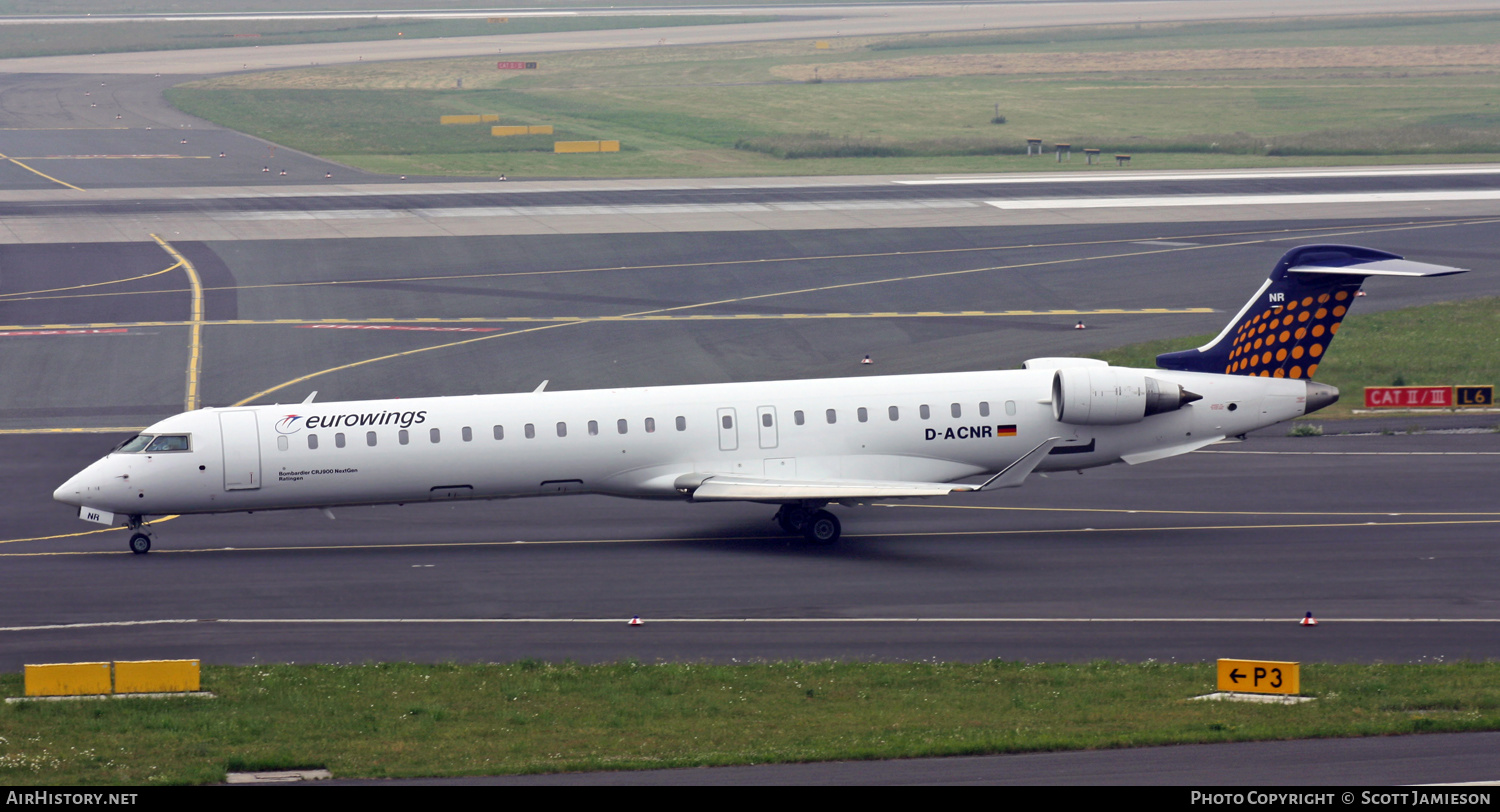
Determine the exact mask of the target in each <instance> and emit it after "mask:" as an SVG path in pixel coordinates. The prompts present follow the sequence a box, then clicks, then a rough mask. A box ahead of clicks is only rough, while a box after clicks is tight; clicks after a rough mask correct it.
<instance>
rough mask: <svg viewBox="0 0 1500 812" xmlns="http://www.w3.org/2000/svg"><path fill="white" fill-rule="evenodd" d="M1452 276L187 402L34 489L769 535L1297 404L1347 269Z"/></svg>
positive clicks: (1315, 257) (90, 504)
mask: <svg viewBox="0 0 1500 812" xmlns="http://www.w3.org/2000/svg"><path fill="white" fill-rule="evenodd" d="M1461 272H1462V271H1461V270H1460V269H1457V268H1446V267H1442V266H1438V265H1427V264H1424V263H1419V262H1409V261H1406V260H1403V259H1402V258H1401V257H1399V256H1396V255H1395V254H1388V253H1385V252H1382V251H1375V250H1371V249H1368V248H1357V247H1353V246H1340V245H1309V246H1303V247H1300V248H1296V249H1293V250H1291V251H1289V252H1287V254H1286V255H1285V256H1283V257H1282V258H1281V261H1280V262H1279V263H1278V264H1277V265H1276V268H1275V270H1274V271H1272V273H1271V276H1270V278H1269V279H1268V280H1266V283H1265V284H1264V285H1262V286H1261V288H1260V290H1259V291H1257V292H1256V293H1255V295H1254V296H1253V297H1252V298H1251V299H1250V301H1249V303H1248V304H1246V305H1245V306H1244V308H1243V309H1241V310H1240V312H1239V313H1238V314H1237V315H1236V316H1235V317H1234V319H1233V320H1232V321H1231V322H1230V323H1229V325H1228V326H1227V327H1225V328H1224V331H1223V332H1222V333H1220V334H1219V335H1218V337H1217V338H1215V339H1214V340H1213V341H1211V342H1209V343H1208V344H1207V345H1205V346H1203V347H1200V348H1198V349H1194V350H1185V351H1182V352H1173V353H1166V354H1164V355H1161V356H1159V357H1158V358H1157V364H1158V366H1159V367H1160V369H1128V368H1123V367H1113V366H1109V365H1108V364H1106V363H1104V362H1103V361H1096V360H1093V359H1088V358H1039V359H1033V360H1031V361H1027V362H1026V364H1025V365H1024V367H1023V368H1022V369H1019V370H1002V371H993V372H951V373H941V374H930V375H895V376H887V377H863V378H829V379H818V380H805V381H766V382H756V383H726V384H705V385H696V386H667V387H653V388H644V389H613V390H588V391H573V392H547V391H544V388H545V384H543V386H542V387H539V388H538V389H537V390H536V391H535V392H530V393H526V394H510V395H474V396H467V397H438V398H419V399H408V400H383V401H377V400H370V401H355V402H346V403H314V402H304V403H301V404H299V405H297V406H294V407H287V406H285V405H279V406H247V407H233V408H214V409H199V410H198V411H194V412H187V413H184V414H179V415H177V416H175V417H169V418H167V419H165V420H162V421H161V422H159V423H156V424H155V425H153V426H151V427H149V428H147V429H146V430H145V431H143V432H142V433H141V434H140V435H138V436H136V437H134V438H132V439H130V440H128V441H126V442H125V443H124V444H122V445H121V446H119V447H118V448H116V449H115V450H114V451H113V452H111V453H110V454H108V455H107V456H105V457H104V458H103V459H101V460H99V461H98V462H95V463H94V464H93V465H90V466H89V467H88V468H86V469H84V470H83V471H82V472H80V473H79V474H78V475H76V476H74V477H73V478H72V479H69V480H68V481H67V482H66V483H64V484H63V485H62V487H60V488H58V489H57V492H56V493H55V494H54V497H55V498H56V499H57V500H59V501H61V502H65V503H67V504H70V505H76V506H78V508H79V516H80V517H81V518H84V519H88V520H91V521H96V522H100V523H104V524H114V523H117V522H118V523H124V524H126V525H128V526H129V527H130V528H131V529H132V530H133V531H134V532H133V535H132V536H131V538H130V548H131V549H132V550H134V551H135V552H137V553H144V552H146V551H147V550H149V549H150V548H151V537H150V534H149V532H148V530H147V528H146V525H145V523H144V520H145V519H146V518H147V517H149V516H160V515H164V514H174V513H227V512H233V511H255V510H276V509H285V508H308V507H312V508H327V507H336V506H340V505H375V504H391V503H405V502H418V501H441V500H453V499H501V498H509V497H518V496H542V495H556V494H573V493H596V494H610V495H613V496H629V497H636V498H643V499H683V500H690V501H694V502H720V501H730V500H738V501H749V502H764V503H766V504H768V505H780V506H781V509H780V511H779V512H778V513H777V514H776V519H777V521H778V522H779V523H780V524H781V526H782V528H783V529H784V530H786V531H787V532H788V533H798V534H803V535H806V536H807V537H808V538H809V539H812V540H813V541H817V542H831V541H834V540H836V539H837V538H838V537H839V533H840V529H839V520H838V519H837V518H836V517H835V516H834V515H833V514H832V513H830V512H828V511H827V510H825V509H824V508H825V507H826V506H827V505H829V504H831V503H842V504H846V505H851V504H855V503H857V502H859V501H861V500H866V499H872V498H884V499H892V498H903V497H924V496H939V495H943V494H949V493H956V492H975V491H983V490H989V489H994V488H1009V487H1016V486H1018V485H1020V484H1021V483H1022V481H1023V480H1024V479H1025V478H1026V477H1027V476H1028V475H1029V474H1030V473H1031V472H1032V471H1059V470H1072V469H1082V468H1090V467H1094V466H1099V465H1109V464H1111V463H1116V462H1121V461H1124V462H1126V463H1130V464H1132V465H1133V464H1137V463H1142V462H1149V461H1151V460H1157V459H1163V458H1165V457H1171V456H1175V455H1178V454H1185V453H1187V452H1189V451H1192V450H1194V449H1197V448H1202V447H1203V446H1206V445H1208V444H1210V443H1213V442H1216V441H1218V440H1222V439H1224V438H1225V437H1229V436H1233V435H1239V434H1244V433H1245V432H1247V431H1251V430H1253V429H1257V428H1260V427H1263V426H1268V425H1271V424H1273V423H1277V422H1279V421H1282V420H1287V419H1290V418H1293V417H1298V416H1300V415H1303V414H1308V413H1310V412H1313V411H1316V410H1317V409H1320V408H1322V407H1324V406H1327V405H1329V404H1330V403H1333V402H1334V401H1335V400H1337V399H1338V390H1336V389H1334V388H1333V387H1331V386H1326V385H1324V384H1319V383H1314V382H1312V381H1311V380H1310V378H1311V377H1312V376H1313V375H1314V373H1316V371H1317V369H1318V362H1319V361H1320V360H1321V359H1322V358H1323V354H1324V352H1325V351H1326V350H1327V348H1328V344H1329V341H1330V340H1331V339H1332V338H1333V335H1334V333H1336V332H1338V327H1339V323H1340V321H1341V320H1342V319H1343V317H1344V313H1345V311H1346V310H1347V308H1348V307H1349V305H1350V304H1351V303H1352V302H1353V301H1354V296H1355V294H1356V293H1357V292H1358V291H1359V287H1360V284H1361V283H1362V282H1363V281H1364V279H1365V278H1366V277H1369V276H1375V275H1390V276H1441V275H1445V274H1450V273H1461ZM309 400H310V398H309ZM979 477H986V478H984V479H983V480H979V479H978V478H979ZM969 478H974V480H975V481H972V482H970V483H966V484H957V481H958V480H963V479H969Z"/></svg>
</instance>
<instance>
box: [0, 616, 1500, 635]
mask: <svg viewBox="0 0 1500 812" xmlns="http://www.w3.org/2000/svg"><path fill="white" fill-rule="evenodd" d="M1301 619H1302V618H1300V617H664V618H649V617H648V618H643V620H645V621H646V622H647V623H650V624H662V623H695V624H752V623H886V624H891V623H1278V624H1285V625H1289V626H1291V625H1296V624H1297V623H1298V622H1299V621H1300V620H1301ZM629 621H630V618H627V617H496V618H490V617H434V618H378V617H376V618H365V617H349V618H339V617H332V618H186V619H178V620H119V621H106V622H99V623H58V624H50V625H42V626H4V627H0V632H31V631H57V630H74V629H103V628H117V627H121V626H157V625H164V624H184V623H239V624H254V623H260V624H281V625H316V624H325V625H359V624H368V625H391V624H480V625H484V624H490V625H517V624H558V623H581V624H619V625H622V626H623V625H625V624H626V623H628V622H629ZM1339 623H1365V624H1368V623H1500V618H1485V617H1480V618H1473V617H1466V618H1445V617H1347V618H1339V617H1332V618H1331V617H1321V618H1320V619H1319V620H1318V624H1319V625H1320V626H1327V625H1330V624H1335V625H1336V624H1339Z"/></svg>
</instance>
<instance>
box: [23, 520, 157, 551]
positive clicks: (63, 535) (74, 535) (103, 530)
mask: <svg viewBox="0 0 1500 812" xmlns="http://www.w3.org/2000/svg"><path fill="white" fill-rule="evenodd" d="M178 515H179V514H175V513H174V514H172V515H170V516H163V517H161V518H160V519H152V520H151V521H149V522H146V526H147V527H150V526H152V525H156V524H161V523H162V522H170V521H172V520H173V519H175V518H177V517H178ZM124 529H126V528H125V527H124V526H123V525H122V526H119V527H101V528H99V529H98V530H80V531H78V532H77V533H59V534H57V535H55V536H34V537H32V538H29V539H0V544H19V543H21V542H23V541H54V540H56V539H72V538H80V537H82V536H93V535H97V534H99V533H113V532H115V531H116V530H124ZM131 554H132V555H134V553H131Z"/></svg>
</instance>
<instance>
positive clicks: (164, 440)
mask: <svg viewBox="0 0 1500 812" xmlns="http://www.w3.org/2000/svg"><path fill="white" fill-rule="evenodd" d="M187 450H188V438H187V435H186V434H165V435H162V436H161V437H157V438H156V439H155V440H152V441H151V445H148V446H146V453H148V454H150V453H153V452H157V451H187Z"/></svg>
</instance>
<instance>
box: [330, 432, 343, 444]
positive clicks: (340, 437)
mask: <svg viewBox="0 0 1500 812" xmlns="http://www.w3.org/2000/svg"><path fill="white" fill-rule="evenodd" d="M333 444H334V445H335V446H337V447H339V448H343V447H344V433H343V432H342V431H341V432H338V433H337V434H335V435H333Z"/></svg>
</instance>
